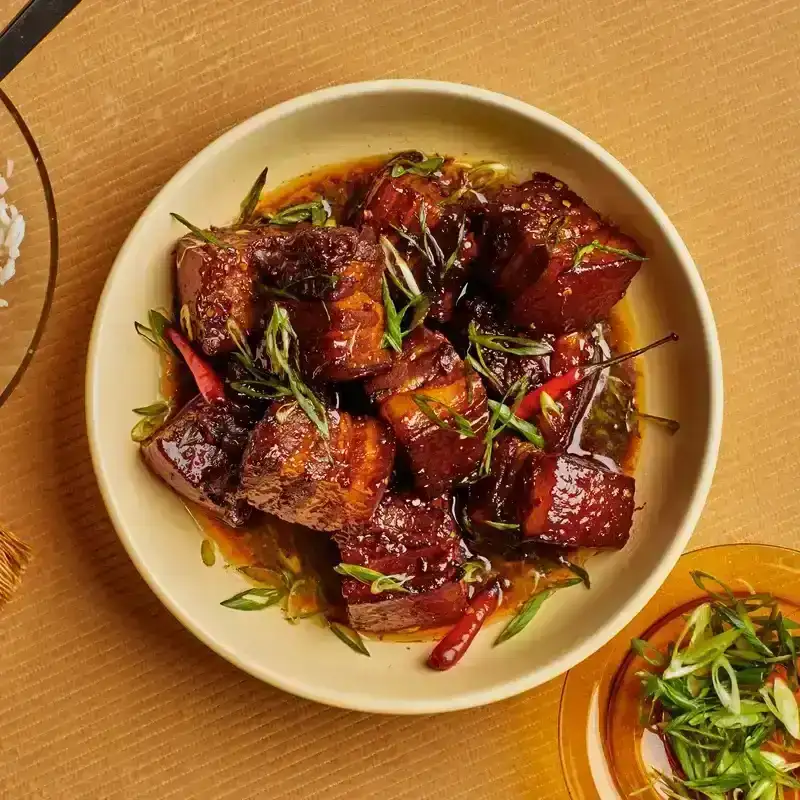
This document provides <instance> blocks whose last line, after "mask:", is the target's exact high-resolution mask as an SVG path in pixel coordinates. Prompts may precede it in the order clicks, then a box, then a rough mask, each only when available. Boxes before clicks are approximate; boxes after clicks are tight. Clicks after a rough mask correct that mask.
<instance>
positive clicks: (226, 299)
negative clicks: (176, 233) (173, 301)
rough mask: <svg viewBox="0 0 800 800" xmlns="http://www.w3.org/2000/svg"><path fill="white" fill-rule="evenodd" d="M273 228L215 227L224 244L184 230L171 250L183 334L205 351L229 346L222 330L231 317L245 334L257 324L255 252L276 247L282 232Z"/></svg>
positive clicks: (260, 307)
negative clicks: (185, 322) (185, 233)
mask: <svg viewBox="0 0 800 800" xmlns="http://www.w3.org/2000/svg"><path fill="white" fill-rule="evenodd" d="M288 235H289V234H288V231H286V230H283V229H279V228H261V229H259V230H257V231H256V230H253V231H240V232H236V231H215V233H214V236H215V237H216V238H217V239H219V240H220V241H221V242H222V243H223V244H224V245H225V246H224V247H218V246H216V245H213V244H209V243H208V242H204V241H203V240H201V239H199V238H198V237H196V236H194V235H189V236H184V237H183V238H182V239H181V240H180V241H179V242H178V245H177V247H176V250H175V269H176V282H177V288H178V298H179V302H180V304H181V308H182V309H183V308H184V307H185V308H186V311H185V312H182V315H183V314H186V313H188V319H189V325H188V326H187V333H188V335H189V338H190V339H192V340H193V341H194V342H196V343H197V344H198V345H199V346H200V347H201V348H202V350H203V352H204V353H205V354H206V355H209V356H215V355H218V354H220V353H230V352H231V351H233V350H234V349H235V344H234V341H233V339H232V337H231V335H230V332H229V330H228V320H229V319H232V320H233V321H234V322H236V324H237V325H238V326H239V328H240V329H241V330H242V331H243V332H244V334H245V335H249V334H250V333H251V332H253V331H255V330H256V329H257V328H258V327H259V326H260V325H261V318H262V315H263V311H264V299H265V298H264V294H263V292H262V291H261V289H260V286H259V277H260V273H261V266H260V264H261V258H262V257H263V255H264V253H266V252H269V251H273V250H276V251H279V250H280V249H281V246H282V243H283V242H284V241H285V240H286V238H287V236H288Z"/></svg>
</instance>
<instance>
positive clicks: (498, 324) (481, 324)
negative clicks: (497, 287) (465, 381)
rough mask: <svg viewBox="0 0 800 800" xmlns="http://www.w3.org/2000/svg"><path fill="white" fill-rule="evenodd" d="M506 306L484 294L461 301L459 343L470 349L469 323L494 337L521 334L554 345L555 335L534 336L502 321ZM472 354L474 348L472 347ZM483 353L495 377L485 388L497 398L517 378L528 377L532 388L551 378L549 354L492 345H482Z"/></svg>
mask: <svg viewBox="0 0 800 800" xmlns="http://www.w3.org/2000/svg"><path fill="white" fill-rule="evenodd" d="M503 314H504V309H499V308H498V307H497V306H495V305H493V304H492V303H490V302H489V301H488V300H486V299H485V298H483V297H471V298H469V299H468V300H466V301H465V302H463V303H461V304H459V309H458V311H457V313H456V316H455V317H454V319H453V323H452V325H453V330H456V331H457V332H458V334H457V335H458V340H456V339H454V341H456V344H458V345H459V346H461V347H463V349H464V350H466V349H467V347H468V345H469V339H468V333H467V331H468V327H469V324H470V322H472V323H474V324H475V327H476V328H477V330H478V332H479V333H482V334H488V335H491V336H518V337H522V338H529V339H532V340H533V339H535V340H537V341H543V342H544V343H545V344H548V345H551V346H552V344H553V338H554V337H552V336H549V335H545V336H534V335H533V334H532V333H531V332H530V331H528V330H526V329H524V328H523V329H519V328H515V327H513V326H511V325H507V324H505V323H504V322H502V321H501V319H502V315H503ZM472 352H473V354H474V352H475V348H474V347H473V350H472ZM481 353H482V355H483V361H484V363H485V364H486V367H487V368H488V371H489V373H490V374H491V376H492V380H488V379H487V381H486V388H487V389H488V390H489V392H490V393H491V394H493V395H495V396H497V397H502V396H503V395H504V394H505V393H506V392H507V391H508V390H509V389H510V388H511V387H512V386H513V385H514V384H515V383H516V382H517V381H518V380H520V379H521V378H526V379H527V380H528V386H529V388H531V389H533V388H535V387H536V386H541V384H542V383H544V382H545V381H546V380H547V378H548V377H550V367H549V364H550V359H551V356H549V355H541V356H517V355H510V354H508V353H504V352H502V351H501V350H493V349H491V348H489V347H482V348H481Z"/></svg>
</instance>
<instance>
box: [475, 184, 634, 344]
mask: <svg viewBox="0 0 800 800" xmlns="http://www.w3.org/2000/svg"><path fill="white" fill-rule="evenodd" d="M477 213H478V216H479V217H480V218H481V221H482V234H481V235H480V236H479V246H480V253H481V259H482V262H483V264H484V265H485V273H486V276H487V279H488V282H489V283H490V285H491V286H492V287H493V289H494V290H495V291H497V292H498V293H499V294H500V295H501V296H503V297H504V298H506V300H507V301H508V303H509V306H510V321H511V322H512V323H513V324H515V325H519V326H532V327H535V329H536V330H537V331H543V332H548V333H563V332H570V331H575V330H579V329H585V328H588V327H590V326H591V325H593V324H594V323H595V322H598V321H599V320H602V319H606V318H607V317H608V314H609V312H610V311H611V308H612V306H613V305H614V304H615V303H617V302H618V301H619V300H620V299H621V298H622V297H623V295H624V294H625V292H626V290H627V288H628V285H629V284H630V282H631V280H633V277H634V276H635V275H636V273H637V272H638V270H639V267H640V265H641V258H640V259H638V260H637V259H636V258H631V257H630V256H629V255H626V254H625V253H631V254H633V255H634V256H639V257H641V256H642V250H641V248H640V247H639V245H638V244H637V243H636V242H635V241H634V240H633V239H632V238H630V237H628V236H625V235H624V234H622V233H621V232H620V231H619V230H618V229H617V228H615V227H614V226H613V225H611V224H609V223H607V222H606V221H604V220H603V219H602V218H601V217H600V216H599V215H598V214H597V213H596V212H595V211H593V210H592V209H591V208H590V207H589V206H588V205H587V204H586V203H585V202H584V201H583V200H582V199H581V198H580V197H578V195H576V194H575V193H574V192H572V191H571V190H570V189H569V188H568V187H567V186H566V184H564V183H563V182H562V181H559V180H557V179H556V178H554V177H553V176H552V175H548V174H546V173H543V172H537V173H534V175H533V177H532V178H531V180H529V181H526V182H525V183H521V184H518V185H516V186H509V187H506V188H503V189H501V190H500V191H499V192H497V193H496V194H495V195H494V196H493V197H492V199H491V201H490V202H489V203H488V204H487V205H486V206H484V207H482V208H481V209H479V210H478V212H477ZM592 242H597V243H598V244H600V245H602V246H603V247H606V248H614V249H615V250H622V251H624V252H623V253H617V252H612V251H609V250H604V249H601V248H599V247H595V248H594V249H592V250H591V251H584V252H583V253H581V254H579V250H580V249H581V248H582V247H583V246H585V245H589V244H591V243H592Z"/></svg>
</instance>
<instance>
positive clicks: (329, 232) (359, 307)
mask: <svg viewBox="0 0 800 800" xmlns="http://www.w3.org/2000/svg"><path fill="white" fill-rule="evenodd" d="M262 265H263V268H264V271H265V273H266V278H267V280H269V281H271V282H273V283H274V284H275V285H277V286H278V287H285V288H286V291H287V292H289V293H290V294H291V295H292V296H293V297H295V298H297V299H296V300H283V299H281V301H280V302H282V303H284V304H285V305H286V306H287V308H288V309H289V312H290V317H291V321H292V325H293V327H294V329H295V331H296V332H297V335H298V338H299V341H300V350H301V364H302V367H303V372H304V373H305V374H306V375H308V376H309V377H310V378H312V379H315V380H322V381H348V380H354V379H356V378H362V377H364V376H366V375H372V374H374V373H376V372H380V371H382V370H384V369H387V368H388V367H389V365H390V363H391V355H390V353H389V351H388V350H386V349H384V347H383V334H384V327H385V325H384V318H385V312H384V306H383V297H382V292H381V289H382V286H381V281H382V277H383V269H384V259H383V252H382V251H381V249H380V247H379V246H378V245H377V244H376V242H375V238H374V236H373V234H372V233H371V232H370V231H364V232H363V233H359V232H358V231H356V230H355V229H354V228H346V227H337V228H320V227H313V226H310V225H303V226H298V227H297V229H296V230H295V232H294V234H293V235H292V236H291V237H289V238H288V239H287V240H286V243H285V246H284V247H283V248H282V250H281V252H280V254H279V258H278V257H273V256H272V255H269V256H267V257H266V258H265V259H263V260H262Z"/></svg>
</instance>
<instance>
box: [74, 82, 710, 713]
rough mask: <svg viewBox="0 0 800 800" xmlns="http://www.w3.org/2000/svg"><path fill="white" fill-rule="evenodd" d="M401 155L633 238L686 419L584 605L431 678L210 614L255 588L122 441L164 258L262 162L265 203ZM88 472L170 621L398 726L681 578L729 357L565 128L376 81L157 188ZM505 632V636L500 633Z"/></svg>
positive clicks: (663, 250)
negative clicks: (345, 165) (547, 184)
mask: <svg viewBox="0 0 800 800" xmlns="http://www.w3.org/2000/svg"><path fill="white" fill-rule="evenodd" d="M408 148H414V149H420V150H424V151H429V152H438V153H446V154H448V155H455V156H459V155H469V156H471V157H481V158H492V159H496V160H500V161H503V162H506V163H508V164H510V165H511V166H512V168H513V169H514V171H515V172H516V174H517V175H519V176H526V175H528V174H530V172H531V171H532V170H534V169H538V170H545V171H548V172H551V173H553V174H554V175H556V176H558V177H560V178H562V179H564V180H565V181H567V182H568V183H569V184H570V185H571V186H572V188H574V189H575V190H576V191H577V192H578V193H579V194H581V195H583V196H584V197H585V198H586V199H587V201H588V202H589V203H590V204H591V205H592V206H594V207H595V208H597V209H599V210H600V211H601V212H602V213H604V214H605V215H607V216H609V217H610V218H611V219H613V220H614V221H615V222H616V223H618V224H619V225H620V227H621V228H622V229H623V230H624V231H626V232H629V233H631V234H633V235H634V236H635V237H636V238H637V239H638V241H639V242H641V244H642V245H643V246H644V247H645V249H646V251H647V252H648V254H649V255H650V257H651V260H650V261H649V262H648V263H647V264H645V265H644V267H643V269H642V270H641V272H640V274H639V275H638V276H637V278H636V279H635V280H634V282H633V285H632V287H631V290H630V292H629V293H628V296H629V299H630V305H631V308H632V310H633V313H634V316H635V320H636V330H637V340H638V341H639V342H645V341H649V340H651V339H654V338H657V337H659V336H661V335H663V334H665V333H667V332H668V331H670V330H674V331H677V332H678V333H679V334H680V336H681V341H680V342H679V343H678V344H677V345H671V346H669V347H666V348H664V349H663V350H660V351H658V352H654V353H653V354H651V355H649V356H647V358H646V359H642V362H643V363H642V364H641V365H640V369H641V370H642V371H643V372H644V377H645V390H646V394H645V397H646V403H645V406H646V407H645V410H649V411H651V412H652V413H655V414H661V415H665V416H669V417H674V418H676V419H678V420H680V422H681V425H682V428H681V431H680V432H679V433H678V434H677V435H676V436H674V437H669V436H667V435H666V434H665V433H664V432H663V431H661V430H659V429H649V430H647V431H646V435H645V437H644V443H643V447H642V450H641V455H640V459H639V466H638V468H637V472H636V481H637V495H636V500H637V505H638V506H644V508H643V509H642V510H641V511H639V512H638V513H637V514H636V520H635V526H634V534H633V537H632V540H631V542H630V544H629V545H628V546H627V547H626V548H625V549H624V550H623V551H622V552H619V553H613V554H608V555H604V556H599V557H597V558H595V559H593V560H592V561H591V562H590V566H591V573H592V577H593V587H592V589H591V590H590V591H584V590H573V591H570V592H562V593H560V594H559V595H557V596H556V598H554V599H553V600H551V601H549V603H548V604H547V605H545V606H544V608H543V611H542V612H541V614H540V616H539V617H538V618H537V619H536V621H535V623H534V624H532V625H531V626H530V627H529V629H527V630H526V631H525V632H524V633H523V634H522V635H520V636H518V637H516V638H515V639H513V640H511V641H509V642H507V643H505V644H503V645H502V646H501V647H498V648H492V646H491V642H492V640H493V638H494V636H493V635H492V633H489V634H487V633H484V634H483V635H480V636H479V637H478V639H477V640H476V642H475V643H474V645H473V647H472V648H471V650H470V652H469V654H468V656H467V657H466V658H465V659H464V660H463V661H462V663H461V664H459V665H458V667H457V668H455V669H453V670H451V671H449V672H446V673H438V672H433V671H432V670H429V669H428V668H426V667H425V665H424V662H425V657H426V655H427V653H428V652H429V651H430V648H431V645H430V644H429V643H420V644H410V645H406V644H398V643H392V642H384V643H378V642H371V643H370V645H369V647H370V650H371V651H372V657H371V658H364V657H363V656H359V655H357V654H355V653H353V652H352V651H350V650H349V649H348V648H346V647H344V646H343V645H342V644H341V643H340V642H338V641H337V640H336V638H335V637H333V636H331V635H330V633H328V632H326V631H325V630H323V629H321V628H319V627H316V626H314V625H313V624H310V623H309V624H299V625H294V626H293V625H288V624H286V622H285V621H284V620H283V619H282V616H281V614H280V613H279V612H277V611H275V612H274V613H272V612H271V611H265V612H261V613H253V614H242V613H236V612H232V611H230V610H228V609H226V608H223V607H221V606H220V605H219V603H220V600H223V599H225V598H227V597H229V596H230V595H232V594H234V593H235V592H236V591H239V590H242V589H244V588H245V584H244V583H243V581H242V579H241V578H240V577H238V576H237V575H236V574H235V573H234V572H233V571H230V570H225V569H223V568H222V567H221V566H219V565H218V566H216V567H214V568H211V569H209V568H207V567H205V566H204V565H203V563H202V562H201V559H200V557H199V546H200V538H199V534H198V531H197V528H196V527H195V525H194V523H193V521H192V520H191V519H190V517H189V515H188V514H187V513H186V511H185V510H184V507H183V505H182V504H181V501H180V499H179V498H178V497H177V496H176V495H174V494H173V493H172V492H171V491H170V489H168V488H167V486H166V485H164V484H163V483H161V482H160V481H158V480H157V479H155V478H154V477H153V476H152V475H151V474H150V473H149V472H148V471H147V469H146V468H145V466H144V465H143V463H142V462H141V460H140V459H139V457H138V453H137V447H136V446H135V445H134V444H133V443H132V442H131V440H130V438H129V431H130V428H131V426H132V424H133V422H134V421H135V419H134V416H133V415H132V413H131V411H130V409H131V408H132V407H134V406H141V405H145V404H147V403H149V402H152V400H153V399H154V398H155V397H156V394H157V389H158V377H157V373H158V365H157V356H156V354H155V352H154V351H153V349H152V348H149V347H147V346H145V345H143V344H142V343H141V342H140V341H139V339H138V337H137V336H136V334H135V333H134V330H133V321H134V320H135V319H143V318H144V317H145V315H146V312H147V309H149V308H153V307H156V306H164V305H168V304H169V302H170V262H169V253H170V250H171V249H172V247H173V245H174V243H175V240H176V239H177V238H178V237H179V236H180V235H182V233H183V232H184V231H183V230H182V228H181V226H180V225H178V224H177V223H176V222H174V221H173V220H172V219H171V218H170V216H169V212H170V211H176V212H178V213H180V214H182V215H183V216H185V217H186V218H188V219H190V220H192V221H193V222H194V223H195V224H198V225H201V226H202V225H208V224H210V223H215V224H225V223H226V222H229V221H230V220H231V219H232V218H233V217H234V216H235V214H236V211H237V209H238V205H239V202H240V200H241V198H242V197H243V196H244V195H245V194H246V192H247V190H248V188H249V187H250V185H251V183H252V181H253V179H254V177H255V175H257V174H258V172H259V171H260V170H261V168H262V167H263V166H264V165H265V164H268V165H269V167H270V173H269V182H268V188H269V187H273V186H276V185H277V184H279V183H281V182H282V181H284V180H286V179H288V178H291V177H294V176H297V175H300V174H301V173H304V172H306V171H308V170H310V169H312V168H314V167H318V166H322V165H325V164H329V163H334V162H341V161H345V160H348V159H352V158H356V157H359V156H364V155H370V154H378V153H388V152H391V151H397V150H403V149H408ZM86 396H87V424H88V432H89V441H90V443H91V449H92V458H93V461H94V468H95V472H96V474H97V479H98V482H99V484H100V488H101V490H102V493H103V497H104V499H105V503H106V506H107V507H108V511H109V513H110V515H111V518H112V520H113V522H114V525H115V526H116V529H117V531H118V533H119V536H120V538H121V539H122V542H123V544H124V545H125V547H126V549H127V550H128V553H129V554H130V556H131V558H132V559H133V561H134V563H135V564H136V566H137V568H138V569H139V572H141V574H142V575H143V576H144V578H145V580H147V582H148V583H149V584H150V586H151V587H152V589H153V591H154V592H155V593H156V594H157V595H158V596H159V597H160V598H161V600H162V601H163V603H164V604H165V605H166V606H167V608H169V609H170V611H172V613H173V614H174V615H175V616H176V617H177V618H178V619H179V620H180V621H181V622H182V623H183V624H184V625H185V626H186V627H187V628H188V629H189V630H191V631H192V632H193V633H194V634H195V635H196V636H197V637H198V638H200V639H201V640H202V641H204V642H205V643H206V644H207V645H208V646H209V647H211V648H213V649H214V650H216V651H217V652H218V653H220V654H221V655H222V656H224V657H225V658H227V659H228V660H229V661H231V662H232V663H234V664H236V665H237V666H239V667H241V668H242V669H244V670H246V671H247V672H249V673H251V674H252V675H254V676H256V677H258V678H261V679H262V680H265V681H268V682H269V683H271V684H274V685H275V686H278V687H280V688H281V689H285V690H286V691H288V692H293V693H295V694H298V695H301V696H303V697H307V698H311V699H313V700H318V701H320V702H323V703H328V704H330V705H335V706H343V707H346V708H353V709H359V710H362V711H374V712H386V713H397V714H414V713H420V714H421V713H431V712H439V711H451V710H454V709H461V708H468V707H471V706H478V705H481V704H483V703H489V702H493V701H495V700H500V699H502V698H506V697H509V696H511V695H514V694H517V693H519V692H522V691H524V690H526V689H531V688H532V687H534V686H538V685H539V684H541V683H544V682H545V681H548V680H550V679H551V678H554V677H556V676H557V675H559V674H560V673H562V672H564V671H565V670H567V669H569V668H570V667H571V666H573V665H574V664H576V663H578V662H579V661H580V660H582V659H584V658H586V657H587V656H588V655H590V654H591V653H592V652H594V651H595V650H597V649H598V648H599V647H601V646H602V645H603V644H605V643H606V642H607V641H608V640H609V639H610V638H611V637H612V636H614V635H615V634H616V633H617V632H618V631H619V630H620V629H621V628H622V627H623V626H624V625H625V624H626V623H627V622H629V621H630V620H631V618H632V617H633V616H634V615H635V614H636V613H637V612H638V611H639V610H640V609H641V608H642V607H643V606H644V604H645V603H646V602H647V600H648V599H649V598H650V597H651V596H652V595H653V594H654V592H655V591H656V590H657V589H658V587H659V586H660V584H661V583H662V581H663V580H664V579H665V578H666V576H667V574H668V573H669V571H670V570H671V569H672V567H673V565H674V564H675V562H676V560H677V559H678V556H679V555H680V554H681V552H682V550H683V549H684V547H685V545H686V543H687V542H688V541H689V537H690V536H691V533H692V530H693V528H694V526H695V524H696V522H697V519H698V517H699V515H700V512H701V510H702V507H703V503H704V502H705V499H706V495H707V492H708V489H709V486H710V483H711V478H712V474H713V471H714V465H715V462H716V458H717V450H718V445H719V439H720V431H721V424H722V373H721V359H720V352H719V343H718V341H717V334H716V329H715V327H714V321H713V317H712V313H711V308H710V307H709V303H708V299H707V297H706V293H705V290H704V289H703V285H702V283H701V280H700V277H699V275H698V273H697V269H696V267H695V265H694V263H693V262H692V259H691V256H690V255H689V253H688V251H687V249H686V247H685V245H684V244H683V242H682V241H681V239H680V237H679V236H678V233H677V232H676V230H675V228H674V227H673V226H672V224H671V223H670V221H669V219H667V217H666V215H665V214H664V212H663V211H662V210H661V209H660V208H659V206H658V204H657V203H656V202H655V200H654V199H653V198H652V197H651V196H650V194H648V192H647V191H646V190H645V189H644V187H643V186H642V185H641V184H640V183H639V182H638V181H637V180H636V178H634V177H633V176H632V175H631V174H630V173H629V172H628V171H627V170H626V169H625V168H624V167H622V166H621V165H620V164H619V163H618V162H617V161H616V160H615V159H614V158H612V157H611V156H610V155H609V154H608V153H606V152H605V150H603V149H602V148H601V147H599V146H598V145H597V144H595V143H594V142H592V141H591V140H590V139H588V138H586V137H585V136H583V135H582V134H580V133H579V132H578V131H576V130H575V129H574V128H571V127H570V126H569V125H566V124H565V123H563V122H561V121H559V120H558V119H556V118H554V117H552V116H550V115H549V114H546V113H545V112H543V111H540V110H538V109H536V108H533V107H532V106H529V105H527V104H525V103H523V102H520V101H518V100H513V99H511V98H508V97H504V96H503V95H500V94H495V93H493V92H489V91H485V90H483V89H476V88H473V87H470V86H461V85H456V84H448V83H437V82H432V81H416V80H413V81H412V80H398V81H375V82H370V83H359V84H352V85H348V86H339V87H334V88H332V89H324V90H322V91H319V92H314V93H313V94H309V95H305V96H304V97H299V98H297V99H295V100H291V101H289V102H286V103H281V104H280V105H278V106H275V107H274V108H270V109H268V110H266V111H264V112H262V113H260V114H258V115H256V116H254V117H252V118H251V119H249V120H247V121H246V122H243V123H242V124H241V125H238V126H237V127H236V128H234V129H233V130H230V131H228V132H227V133H225V134H224V135H223V136H221V137H220V138H219V139H217V140H216V141H215V142H213V143H212V144H211V145H209V146H208V147H207V148H206V149H205V150H203V151H202V152H201V153H200V154H198V155H197V156H195V157H194V158H193V159H192V160H191V161H190V162H189V163H188V164H187V165H186V166H185V167H183V169H181V170H180V171H179V172H178V173H177V175H175V177H174V178H172V180H170V181H169V183H168V184H167V185H166V186H165V187H164V188H163V189H162V190H161V192H160V193H159V194H158V196H157V197H156V198H155V199H154V200H153V202H152V203H150V205H149V206H148V208H147V210H146V211H145V212H144V213H143V214H142V216H141V217H140V219H139V221H138V222H137V223H136V225H135V227H134V228H133V230H132V231H131V233H130V235H129V236H128V239H127V241H126V242H125V244H124V246H123V247H122V250H121V251H120V253H119V255H118V256H117V260H116V262H115V263H114V267H113V269H112V270H111V274H110V275H109V278H108V282H107V283H106V287H105V291H104V292H103V296H102V298H101V301H100V305H99V307H98V311H97V316H96V318H95V322H94V327H93V330H92V337H91V344H90V349H89V361H88V368H87V376H86ZM494 633H496V631H495V632H494Z"/></svg>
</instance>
